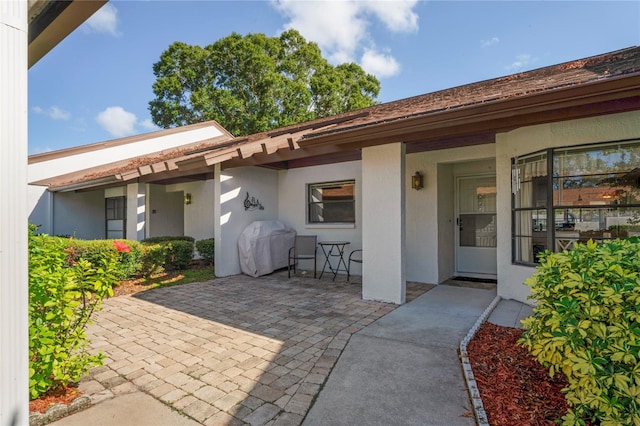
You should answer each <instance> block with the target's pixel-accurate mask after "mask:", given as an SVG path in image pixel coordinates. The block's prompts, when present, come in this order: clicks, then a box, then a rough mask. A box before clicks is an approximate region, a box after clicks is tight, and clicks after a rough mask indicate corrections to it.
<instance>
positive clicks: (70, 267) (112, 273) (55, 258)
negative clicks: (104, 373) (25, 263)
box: [29, 226, 117, 399]
mask: <svg viewBox="0 0 640 426" xmlns="http://www.w3.org/2000/svg"><path fill="white" fill-rule="evenodd" d="M35 229H36V228H35V227H33V226H30V227H29V395H30V397H31V398H32V399H35V398H37V397H38V396H40V395H42V394H44V393H46V392H47V391H49V390H52V389H56V388H58V387H61V386H65V385H67V384H69V383H73V382H77V381H78V380H79V379H80V378H81V377H82V376H84V375H85V374H86V373H87V372H88V371H89V369H90V368H91V367H93V366H97V365H101V363H102V359H103V355H102V354H95V355H91V354H90V353H89V350H88V348H87V337H86V334H85V329H86V327H87V325H88V324H89V323H90V317H91V314H92V313H93V312H95V311H96V310H98V309H99V308H100V306H101V303H102V298H103V297H105V296H111V295H113V290H112V287H113V285H114V284H115V283H116V282H117V279H116V262H117V251H116V248H115V247H111V249H110V250H108V254H107V253H106V252H105V253H104V255H103V256H101V260H100V263H101V264H100V265H99V266H97V267H95V266H94V265H92V263H91V262H89V261H88V260H86V259H83V258H78V259H77V260H76V261H74V262H73V264H69V262H68V256H67V244H68V241H69V240H68V239H64V238H55V237H49V236H48V235H34V232H35Z"/></svg>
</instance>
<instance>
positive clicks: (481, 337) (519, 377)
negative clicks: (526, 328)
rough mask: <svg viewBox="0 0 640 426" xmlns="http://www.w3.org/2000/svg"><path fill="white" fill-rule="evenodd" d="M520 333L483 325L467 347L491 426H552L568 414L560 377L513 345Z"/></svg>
mask: <svg viewBox="0 0 640 426" xmlns="http://www.w3.org/2000/svg"><path fill="white" fill-rule="evenodd" d="M522 332H523V330H520V329H517V328H510V327H501V326H497V325H494V324H491V323H484V324H483V325H482V326H481V327H480V330H479V331H478V333H477V334H476V335H475V336H474V338H473V339H472V341H471V342H470V343H469V345H468V347H467V352H468V354H469V361H470V362H471V367H472V369H473V375H474V376H475V379H476V382H477V383H478V389H479V390H480V396H481V397H482V403H483V404H484V409H485V411H486V413H487V417H488V419H489V424H491V425H492V426H514V425H554V424H555V422H554V421H555V420H556V419H559V418H561V417H562V416H563V415H564V414H565V413H566V412H567V408H568V407H567V403H566V401H565V399H564V396H563V395H562V393H561V389H563V388H564V387H566V386H567V382H566V379H565V378H564V376H563V375H562V374H556V375H555V377H554V378H551V377H549V371H548V370H547V369H546V368H544V367H543V366H542V365H540V364H539V363H538V361H536V360H535V358H533V357H532V356H531V355H530V354H529V352H528V351H527V350H526V349H525V348H523V347H521V346H518V345H517V344H516V342H517V341H518V339H519V338H520V336H521V335H522Z"/></svg>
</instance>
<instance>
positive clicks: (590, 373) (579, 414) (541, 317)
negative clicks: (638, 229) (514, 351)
mask: <svg viewBox="0 0 640 426" xmlns="http://www.w3.org/2000/svg"><path fill="white" fill-rule="evenodd" d="M639 253H640V244H639V242H638V240H637V238H631V239H627V240H613V241H608V242H604V243H600V244H597V243H595V242H593V241H589V242H587V243H585V244H576V245H575V247H574V249H572V250H569V251H564V252H561V253H550V252H545V253H543V254H542V255H541V257H540V265H539V267H538V268H537V271H536V273H535V274H534V275H533V276H532V277H531V278H530V279H529V280H528V281H527V285H528V286H529V287H530V288H531V291H532V296H531V297H532V299H533V300H534V301H535V304H536V308H534V314H533V316H531V317H530V318H528V319H527V320H525V322H524V325H525V327H527V328H528V330H527V331H526V332H525V334H524V335H523V338H522V339H521V340H520V344H522V345H524V346H525V347H526V348H527V349H528V350H529V351H530V352H531V354H532V355H533V356H535V357H536V359H537V360H538V361H539V362H540V363H542V364H543V365H544V366H546V367H547V368H548V369H549V373H550V375H551V376H553V375H554V374H556V373H560V374H564V375H565V376H566V379H567V382H568V386H567V387H566V389H565V397H566V400H567V403H568V404H569V406H570V408H569V410H568V412H567V414H566V415H565V416H564V417H563V418H562V423H563V424H564V425H584V424H587V423H591V424H600V425H603V426H607V425H640V276H639V273H640V254H639Z"/></svg>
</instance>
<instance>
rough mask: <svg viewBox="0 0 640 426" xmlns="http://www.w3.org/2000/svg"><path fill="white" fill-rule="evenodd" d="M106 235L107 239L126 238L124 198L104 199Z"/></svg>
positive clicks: (125, 200) (125, 206)
mask: <svg viewBox="0 0 640 426" xmlns="http://www.w3.org/2000/svg"><path fill="white" fill-rule="evenodd" d="M104 201H105V217H106V234H107V238H108V239H115V238H126V229H127V220H126V218H127V199H126V197H110V198H105V200H104Z"/></svg>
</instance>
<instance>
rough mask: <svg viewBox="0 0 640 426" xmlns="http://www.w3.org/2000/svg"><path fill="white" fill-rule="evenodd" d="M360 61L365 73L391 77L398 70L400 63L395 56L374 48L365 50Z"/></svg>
mask: <svg viewBox="0 0 640 426" xmlns="http://www.w3.org/2000/svg"><path fill="white" fill-rule="evenodd" d="M360 63H361V64H362V68H363V69H364V70H365V71H366V72H367V73H369V74H374V75H377V76H378V77H391V76H393V75H396V74H398V73H399V72H400V64H398V61H396V60H395V58H393V57H392V56H389V55H385V54H383V53H380V52H376V51H374V50H365V52H364V54H363V55H362V59H361V60H360Z"/></svg>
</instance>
